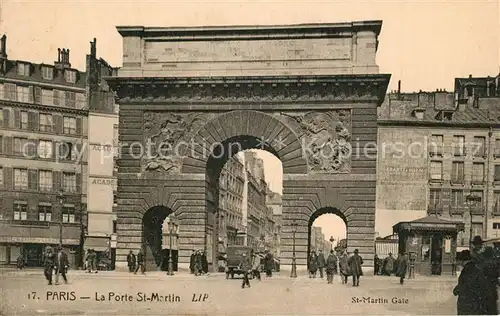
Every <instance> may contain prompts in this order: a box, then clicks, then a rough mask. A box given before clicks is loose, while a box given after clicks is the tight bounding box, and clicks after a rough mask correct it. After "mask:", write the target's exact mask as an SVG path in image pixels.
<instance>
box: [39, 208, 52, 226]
mask: <svg viewBox="0 0 500 316" xmlns="http://www.w3.org/2000/svg"><path fill="white" fill-rule="evenodd" d="M38 220H39V221H40V222H51V221H52V207H51V206H49V205H38Z"/></svg>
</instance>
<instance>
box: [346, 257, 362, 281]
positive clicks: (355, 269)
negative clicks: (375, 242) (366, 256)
mask: <svg viewBox="0 0 500 316" xmlns="http://www.w3.org/2000/svg"><path fill="white" fill-rule="evenodd" d="M347 263H348V264H349V269H350V271H351V274H352V286H359V278H360V277H361V276H362V275H363V270H362V269H361V266H362V265H363V258H361V256H360V255H359V250H358V249H354V254H353V255H352V256H351V257H350V258H349V259H348V260H347Z"/></svg>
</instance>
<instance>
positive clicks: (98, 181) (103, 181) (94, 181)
mask: <svg viewBox="0 0 500 316" xmlns="http://www.w3.org/2000/svg"><path fill="white" fill-rule="evenodd" d="M90 183H92V184H102V185H113V186H115V185H117V181H116V179H107V178H93V179H92V181H91V182H90Z"/></svg>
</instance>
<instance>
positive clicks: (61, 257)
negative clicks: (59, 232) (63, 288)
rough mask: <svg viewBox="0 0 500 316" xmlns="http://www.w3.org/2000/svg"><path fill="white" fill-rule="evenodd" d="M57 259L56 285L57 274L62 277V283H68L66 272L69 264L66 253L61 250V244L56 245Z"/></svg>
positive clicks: (57, 281) (57, 283) (57, 282)
mask: <svg viewBox="0 0 500 316" xmlns="http://www.w3.org/2000/svg"><path fill="white" fill-rule="evenodd" d="M57 250H58V252H57V259H56V262H55V273H56V285H59V274H60V275H61V276H62V277H63V280H64V283H66V284H67V283H68V278H67V277H66V272H67V269H68V266H69V260H68V255H67V254H66V253H65V252H64V251H63V248H62V246H59V247H58V249H57Z"/></svg>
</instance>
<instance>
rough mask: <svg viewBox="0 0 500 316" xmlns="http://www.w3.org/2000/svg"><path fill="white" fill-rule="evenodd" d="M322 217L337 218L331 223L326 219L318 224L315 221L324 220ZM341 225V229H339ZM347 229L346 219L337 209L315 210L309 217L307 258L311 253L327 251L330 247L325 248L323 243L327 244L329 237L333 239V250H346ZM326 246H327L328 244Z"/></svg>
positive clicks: (324, 208)
mask: <svg viewBox="0 0 500 316" xmlns="http://www.w3.org/2000/svg"><path fill="white" fill-rule="evenodd" d="M328 215H330V216H328ZM323 216H325V217H326V216H328V217H332V218H334V219H335V217H337V219H338V220H333V221H332V220H331V218H327V220H326V221H321V223H318V221H317V220H318V219H320V218H324V217H323ZM339 223H340V224H339ZM342 223H343V227H341V226H342ZM347 228H348V220H347V217H346V216H345V214H344V213H343V212H342V211H340V210H339V209H337V208H334V207H323V208H320V209H318V210H316V211H315V212H314V213H313V214H311V216H310V217H309V223H308V244H307V255H308V256H309V255H310V254H311V252H312V251H319V250H322V251H329V250H330V249H331V246H330V247H325V243H326V242H329V240H330V238H331V237H333V238H334V239H335V240H334V242H333V244H334V245H336V247H335V248H337V249H338V248H347ZM339 239H340V240H339ZM327 244H328V245H329V243H327ZM328 248H330V249H328ZM308 261H309V260H308ZM307 265H308V266H309V262H308V263H307Z"/></svg>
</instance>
